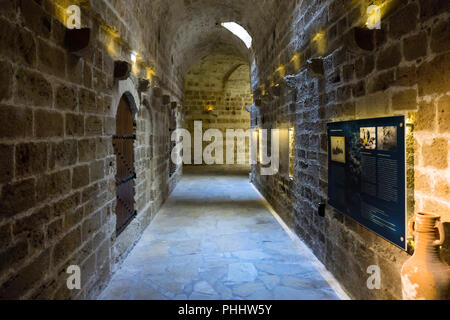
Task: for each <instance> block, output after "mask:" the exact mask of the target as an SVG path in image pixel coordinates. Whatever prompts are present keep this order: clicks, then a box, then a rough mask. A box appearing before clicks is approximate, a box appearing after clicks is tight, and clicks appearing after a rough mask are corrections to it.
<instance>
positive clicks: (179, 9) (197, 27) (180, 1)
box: [149, 0, 280, 74]
mask: <svg viewBox="0 0 450 320" xmlns="http://www.w3.org/2000/svg"><path fill="white" fill-rule="evenodd" d="M149 1H150V0H149ZM279 1H280V0H171V1H166V0H157V1H155V0H151V1H150V2H151V6H152V7H153V8H154V10H158V12H159V18H160V19H161V20H160V26H161V32H160V37H161V39H163V40H164V41H162V42H164V43H166V46H167V45H168V46H169V47H168V48H166V49H168V51H169V52H171V54H172V57H173V61H174V64H175V65H176V66H177V67H179V68H180V71H181V73H182V74H185V73H186V71H187V70H189V68H190V67H191V66H192V65H193V64H195V63H196V62H197V61H198V60H200V59H202V58H204V57H206V56H207V55H209V54H211V53H223V54H229V55H235V56H239V57H242V58H245V59H246V60H248V61H249V60H250V58H251V52H249V50H248V49H247V47H246V46H245V44H244V43H243V42H242V41H241V40H240V39H239V38H237V37H236V36H234V35H233V34H232V33H231V32H229V31H228V30H226V29H224V28H222V27H221V26H220V23H221V22H229V21H233V22H236V23H238V24H240V25H241V26H243V27H244V28H245V29H247V31H248V32H249V33H250V35H251V36H252V37H253V38H254V39H255V38H257V37H264V36H265V35H266V34H267V32H268V31H269V30H268V28H271V27H272V26H273V25H274V22H275V21H274V20H275V17H276V15H275V14H274V10H276V7H277V6H276V5H277V3H278V2H279ZM217 24H219V25H217ZM249 62H250V61H249Z"/></svg>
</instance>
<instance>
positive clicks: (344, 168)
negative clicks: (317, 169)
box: [328, 116, 407, 250]
mask: <svg viewBox="0 0 450 320" xmlns="http://www.w3.org/2000/svg"><path fill="white" fill-rule="evenodd" d="M405 177H406V175H405V117H404V116H400V117H389V118H375V119H366V120H355V121H345V122H334V123H329V124H328V203H329V204H330V205H331V206H333V207H335V208H336V209H338V210H339V211H340V212H342V213H343V214H345V215H347V216H349V217H350V218H352V219H353V220H355V221H356V222H358V223H360V224H361V225H363V226H364V227H366V228H368V229H370V230H372V231H374V232H375V233H377V234H378V235H380V236H382V237H383V238H385V239H386V240H388V241H390V242H392V243H393V244H395V245H397V246H399V247H400V248H402V249H404V250H406V245H407V241H406V178H405Z"/></svg>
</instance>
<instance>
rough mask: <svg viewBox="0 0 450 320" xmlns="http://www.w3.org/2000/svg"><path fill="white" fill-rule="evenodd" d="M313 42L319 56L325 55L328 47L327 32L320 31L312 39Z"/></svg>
mask: <svg viewBox="0 0 450 320" xmlns="http://www.w3.org/2000/svg"><path fill="white" fill-rule="evenodd" d="M312 41H313V42H315V43H316V45H317V52H318V53H319V54H321V55H322V54H324V53H325V50H326V46H327V42H326V38H325V32H323V31H319V32H317V34H316V35H315V36H314V38H313V39H312Z"/></svg>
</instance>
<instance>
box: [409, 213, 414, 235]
mask: <svg viewBox="0 0 450 320" xmlns="http://www.w3.org/2000/svg"><path fill="white" fill-rule="evenodd" d="M415 224H416V216H415V215H414V216H413V217H412V218H411V220H409V224H408V229H409V232H410V233H411V234H412V235H413V236H416V230H414V229H415Z"/></svg>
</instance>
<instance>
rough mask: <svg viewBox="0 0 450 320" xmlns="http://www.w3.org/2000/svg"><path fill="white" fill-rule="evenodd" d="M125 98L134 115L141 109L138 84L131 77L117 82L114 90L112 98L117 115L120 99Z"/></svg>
mask: <svg viewBox="0 0 450 320" xmlns="http://www.w3.org/2000/svg"><path fill="white" fill-rule="evenodd" d="M122 98H125V99H126V100H127V102H128V103H129V105H130V107H131V111H132V113H133V116H134V117H135V118H136V115H137V114H138V112H139V109H140V98H139V94H138V92H137V90H136V86H135V85H134V82H133V80H132V79H131V78H128V79H126V80H121V81H118V82H117V86H116V90H114V94H113V98H112V108H111V110H112V112H113V115H114V116H115V115H116V114H117V108H118V106H119V102H120V99H122Z"/></svg>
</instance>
